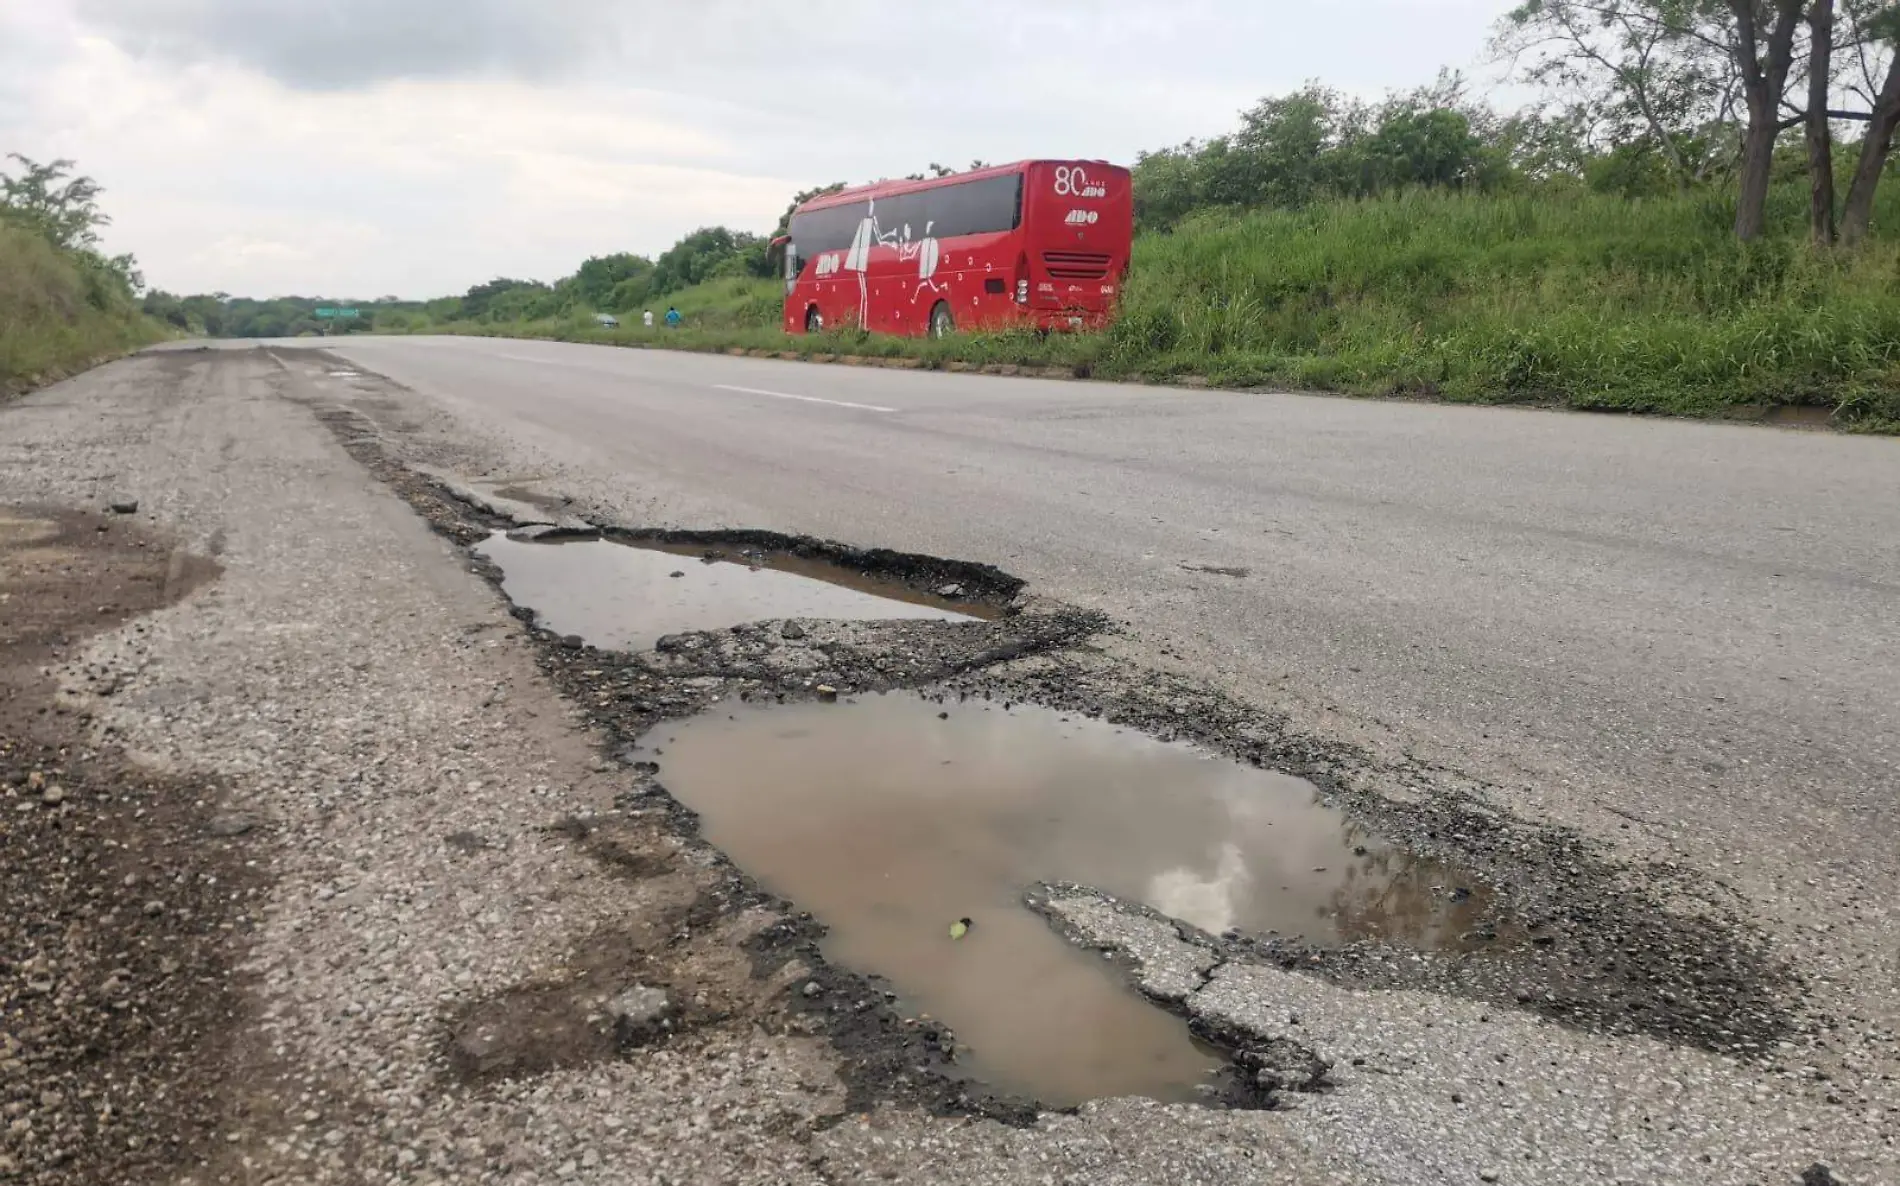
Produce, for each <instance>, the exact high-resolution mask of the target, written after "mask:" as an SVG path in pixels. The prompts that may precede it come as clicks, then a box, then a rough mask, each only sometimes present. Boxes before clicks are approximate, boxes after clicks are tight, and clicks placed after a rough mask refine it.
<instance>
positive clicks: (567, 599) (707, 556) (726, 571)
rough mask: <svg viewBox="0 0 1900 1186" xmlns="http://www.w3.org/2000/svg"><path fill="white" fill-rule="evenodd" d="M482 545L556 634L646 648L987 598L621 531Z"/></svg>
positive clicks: (953, 610)
mask: <svg viewBox="0 0 1900 1186" xmlns="http://www.w3.org/2000/svg"><path fill="white" fill-rule="evenodd" d="M476 551H477V552H478V553H479V554H480V555H482V556H485V557H487V558H488V559H489V560H491V561H493V562H494V563H495V564H497V565H499V566H500V568H501V570H502V574H503V575H502V589H503V591H504V592H506V593H507V594H508V597H509V599H510V600H512V601H513V602H514V603H515V604H516V605H525V606H528V607H530V608H532V609H533V610H534V611H535V615H536V620H537V621H539V623H540V624H541V625H542V626H544V627H546V628H547V629H549V630H552V631H554V632H555V633H557V634H578V635H579V636H581V637H582V638H583V639H585V640H587V642H588V643H590V644H592V645H593V646H596V647H600V648H602V649H608V650H642V649H645V648H647V647H650V646H652V645H653V643H654V642H655V641H656V640H658V639H660V638H662V637H664V636H665V635H668V634H680V633H685V632H689V631H696V630H723V629H725V628H727V627H729V626H733V625H737V624H739V623H742V622H757V621H765V620H768V619H776V618H824V619H831V620H840V621H890V620H895V619H929V620H938V621H972V620H975V619H976V618H978V617H988V616H990V612H989V611H988V609H987V608H986V607H982V606H975V605H970V604H967V603H963V602H960V601H957V600H954V599H951V598H947V597H938V596H931V595H929V594H925V593H920V592H918V591H917V590H915V589H912V588H910V587H909V586H907V585H905V584H903V583H902V582H899V581H892V580H883V579H880V578H877V577H873V576H869V575H866V574H864V573H860V572H855V571H853V570H851V569H848V568H844V567H842V566H840V565H834V564H828V563H826V562H824V561H822V560H814V559H810V558H807V557H802V556H796V555H792V554H790V553H775V552H743V551H740V550H737V549H708V548H707V547H706V546H705V545H703V544H699V545H685V544H663V543H627V542H621V541H618V540H579V541H566V542H552V543H539V542H523V541H519V540H512V539H509V538H508V537H507V536H506V535H496V536H494V537H492V538H490V539H489V540H488V541H487V542H485V543H483V544H481V545H479V546H478V547H477V548H476Z"/></svg>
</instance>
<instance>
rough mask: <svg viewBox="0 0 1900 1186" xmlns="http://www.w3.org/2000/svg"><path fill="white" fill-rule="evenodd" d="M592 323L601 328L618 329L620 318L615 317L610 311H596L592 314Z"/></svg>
mask: <svg viewBox="0 0 1900 1186" xmlns="http://www.w3.org/2000/svg"><path fill="white" fill-rule="evenodd" d="M594 324H595V325H598V326H599V327H600V328H602V329H619V328H620V319H619V318H618V317H615V316H614V315H613V314H612V313H596V314H594Z"/></svg>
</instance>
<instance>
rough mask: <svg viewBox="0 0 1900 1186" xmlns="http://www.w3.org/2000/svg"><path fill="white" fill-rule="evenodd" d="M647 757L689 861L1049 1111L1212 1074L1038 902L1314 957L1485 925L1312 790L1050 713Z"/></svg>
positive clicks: (789, 721) (685, 727)
mask: <svg viewBox="0 0 1900 1186" xmlns="http://www.w3.org/2000/svg"><path fill="white" fill-rule="evenodd" d="M652 741H653V743H654V745H655V747H656V748H657V749H658V750H659V751H660V756H659V758H658V761H659V762H660V779H661V781H662V782H663V783H664V784H665V786H666V788H667V789H668V790H669V791H670V792H671V793H672V794H673V795H674V796H675V797H676V798H678V799H679V800H680V801H681V802H682V803H684V804H686V805H687V806H688V807H690V808H692V809H693V810H694V811H696V812H698V813H699V816H700V819H701V826H702V830H703V832H704V835H705V837H706V839H707V840H708V841H710V842H711V843H712V844H714V845H716V846H717V847H719V848H720V849H722V850H723V851H724V852H726V853H727V854H728V855H729V856H731V857H732V858H733V860H735V861H736V862H737V863H738V864H739V865H740V866H741V867H743V868H745V869H747V870H748V871H750V872H751V873H753V874H754V875H755V876H756V877H757V878H758V879H759V880H760V882H761V884H763V885H765V886H766V887H767V888H769V889H771V890H772V891H774V892H776V893H779V894H782V895H784V896H785V897H787V898H790V899H791V900H792V901H794V902H795V903H796V904H797V905H798V906H799V908H800V909H803V910H808V911H810V912H811V913H812V914H813V915H814V916H815V917H816V918H817V919H818V920H819V921H820V922H821V923H823V924H824V925H825V926H826V927H827V928H828V934H827V936H826V939H825V941H824V949H825V953H826V956H827V958H829V959H831V960H833V961H835V962H837V963H839V964H841V965H843V966H845V967H848V968H852V969H854V970H856V971H859V972H864V973H873V974H877V975H880V976H883V977H885V978H887V979H888V980H889V981H890V982H891V984H892V985H893V987H894V988H896V989H897V990H898V992H899V993H900V996H901V999H902V1000H903V1002H904V1004H905V1006H906V1007H907V1008H908V1009H911V1010H914V1011H916V1012H917V1013H927V1014H929V1015H931V1016H932V1017H934V1018H936V1019H939V1020H941V1021H942V1022H944V1023H946V1024H948V1025H949V1026H950V1027H952V1029H953V1030H954V1032H955V1034H956V1038H957V1042H958V1053H959V1060H960V1061H961V1062H962V1063H963V1064H964V1065H965V1066H966V1067H967V1068H968V1069H969V1071H970V1073H971V1074H972V1076H973V1077H975V1078H977V1079H979V1080H981V1081H982V1082H984V1083H987V1084H989V1085H991V1086H993V1087H996V1088H1000V1089H1002V1090H1005V1091H1010V1092H1014V1093H1018V1094H1022V1095H1027V1096H1031V1097H1033V1098H1036V1099H1039V1100H1042V1101H1044V1102H1047V1103H1054V1104H1068V1103H1076V1102H1080V1101H1082V1100H1086V1099H1092V1098H1101V1097H1105V1096H1114V1095H1124V1094H1139V1095H1149V1096H1153V1097H1156V1098H1161V1099H1181V1098H1192V1097H1193V1096H1195V1095H1196V1094H1197V1090H1198V1088H1200V1087H1201V1086H1203V1085H1205V1084H1207V1082H1208V1075H1209V1073H1210V1072H1211V1071H1212V1070H1214V1069H1215V1066H1216V1063H1215V1061H1214V1059H1213V1058H1212V1057H1211V1056H1210V1055H1209V1054H1208V1053H1207V1052H1206V1051H1204V1050H1203V1049H1202V1048H1200V1047H1198V1046H1197V1045H1196V1044H1195V1043H1194V1042H1193V1041H1192V1040H1191V1038H1190V1037H1189V1035H1188V1032H1187V1028H1186V1026H1185V1025H1184V1024H1183V1023H1182V1022H1181V1021H1180V1020H1178V1019H1177V1018H1175V1017H1173V1016H1171V1015H1169V1014H1166V1013H1164V1012H1162V1011H1161V1010H1159V1009H1156V1008H1154V1007H1153V1006H1151V1005H1149V1004H1148V1003H1146V1002H1145V1001H1143V1000H1142V999H1141V998H1140V997H1138V996H1137V995H1136V994H1135V993H1134V992H1133V991H1132V990H1131V989H1129V988H1128V987H1127V986H1126V985H1125V984H1124V983H1123V981H1122V979H1121V977H1120V975H1119V974H1118V973H1117V972H1116V971H1115V970H1114V969H1112V968H1110V967H1107V966H1105V965H1104V964H1103V961H1102V960H1100V959H1099V958H1097V957H1094V956H1092V955H1090V954H1089V953H1087V952H1084V951H1081V950H1079V949H1077V948H1075V947H1072V946H1071V945H1069V944H1068V943H1066V942H1065V941H1063V940H1062V939H1061V938H1060V937H1058V936H1057V935H1056V934H1055V933H1054V931H1052V930H1051V929H1050V928H1049V927H1048V925H1046V923H1045V922H1044V921H1043V920H1042V919H1041V918H1040V917H1038V916H1037V915H1035V914H1033V913H1032V912H1030V911H1029V910H1028V909H1027V908H1026V907H1025V906H1024V905H1023V901H1022V899H1023V896H1024V894H1025V892H1026V891H1027V890H1029V889H1030V888H1031V887H1032V886H1034V885H1036V884H1037V883H1038V882H1042V881H1069V882H1079V883H1082V884H1086V885H1090V886H1095V887H1097V888H1099V889H1102V890H1104V891H1106V892H1108V893H1111V894H1116V895H1119V896H1123V897H1126V898H1130V899H1138V900H1141V901H1144V902H1146V903H1148V904H1149V905H1151V906H1153V907H1154V908H1156V909H1158V910H1161V911H1163V912H1165V913H1168V914H1171V915H1174V916H1176V917H1178V918H1182V919H1184V920H1187V921H1189V922H1192V923H1194V924H1195V925H1197V926H1200V927H1202V928H1203V929H1206V930H1208V931H1214V932H1218V931H1222V930H1226V929H1228V928H1230V927H1232V928H1240V929H1242V930H1246V931H1253V932H1267V931H1277V932H1279V933H1281V934H1283V935H1288V936H1293V935H1299V936H1303V937H1304V938H1306V939H1307V940H1308V941H1311V942H1317V943H1336V942H1340V941H1348V940H1354V939H1361V938H1386V939H1391V940H1394V941H1398V942H1404V943H1408V944H1412V945H1416V946H1424V947H1431V946H1442V945H1450V944H1455V943H1457V942H1459V936H1460V935H1461V934H1462V933H1463V932H1465V931H1466V930H1467V929H1468V928H1469V927H1470V926H1471V924H1472V923H1473V922H1474V921H1475V920H1476V919H1477V917H1478V915H1479V912H1480V911H1481V910H1482V909H1483V906H1482V905H1481V902H1480V899H1481V898H1482V896H1483V895H1481V894H1475V893H1474V892H1473V890H1474V889H1475V888H1476V887H1474V886H1473V885H1472V884H1471V883H1470V882H1469V881H1465V880H1461V879H1460V878H1458V877H1457V876H1455V875H1454V874H1452V873H1451V872H1450V871H1448V870H1446V869H1445V868H1444V867H1442V866H1438V865H1434V864H1432V863H1430V862H1427V861H1424V860H1421V859H1419V858H1417V857H1415V856H1413V855H1410V854H1408V853H1406V852H1405V851H1403V850H1400V849H1398V848H1395V847H1393V846H1392V845H1389V844H1387V843H1384V842H1382V841H1380V840H1378V839H1377V838H1375V837H1372V836H1369V835H1367V834H1365V833H1364V832H1363V830H1362V829H1361V828H1359V827H1358V826H1357V825H1356V824H1354V823H1353V822H1351V821H1350V820H1347V819H1346V818H1345V817H1344V816H1342V815H1340V814H1339V813H1337V812H1335V811H1332V810H1330V809H1328V808H1326V807H1325V806H1323V805H1322V804H1320V803H1319V802H1318V797H1317V793H1316V792H1315V790H1314V788H1313V787H1312V786H1311V785H1310V784H1308V783H1305V782H1303V781H1300V780H1298V779H1294V778H1289V777H1286V776H1284V775H1278V774H1273V773H1269V772H1266V771H1261V770H1256V769H1253V768H1250V767H1246V766H1242V765H1239V764H1237V763H1234V762H1231V761H1227V760H1225V759H1219V758H1214V757H1211V756H1210V755H1208V754H1206V753H1204V752H1202V751H1199V750H1196V749H1193V748H1190V747H1188V746H1184V745H1176V744H1167V743H1162V742H1158V741H1155V740H1153V739H1151V738H1148V737H1145V736H1143V735H1141V734H1139V733H1136V732H1132V731H1129V730H1124V729H1119V728H1116V727H1114V726H1112V725H1109V724H1107V723H1104V722H1101V721H1096V720H1090V719H1086V718H1081V717H1073V716H1066V715H1064V714H1060V713H1057V712H1054V711H1051V710H1047V709H1041V708H1032V707H1016V708H1013V709H1005V708H1004V707H1003V706H1002V705H1000V704H987V703H981V702H977V701H969V702H964V703H949V704H938V703H935V702H933V701H930V700H926V699H924V698H922V697H919V696H914V695H909V694H901V693H892V694H889V695H882V696H871V697H867V698H865V699H863V700H861V701H857V702H853V703H847V704H842V705H824V704H804V705H794V706H786V707H772V708H767V707H758V706H752V707H743V708H740V709H738V710H737V711H735V712H732V713H729V714H708V715H705V716H702V717H698V718H695V719H692V720H689V721H685V722H682V723H680V724H678V725H676V726H668V727H666V728H665V729H664V730H662V731H661V732H660V733H658V734H656V735H654V737H653V738H652ZM965 918H967V919H969V920H970V926H969V929H968V931H967V933H965V934H964V935H963V936H962V937H961V938H960V939H959V938H953V937H952V935H951V928H952V927H953V925H954V924H955V923H957V922H958V921H959V920H961V919H965Z"/></svg>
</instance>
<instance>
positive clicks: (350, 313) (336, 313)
mask: <svg viewBox="0 0 1900 1186" xmlns="http://www.w3.org/2000/svg"><path fill="white" fill-rule="evenodd" d="M317 316H318V317H324V318H329V317H341V318H344V319H345V320H347V319H349V318H351V317H354V316H356V310H355V309H318V310H317Z"/></svg>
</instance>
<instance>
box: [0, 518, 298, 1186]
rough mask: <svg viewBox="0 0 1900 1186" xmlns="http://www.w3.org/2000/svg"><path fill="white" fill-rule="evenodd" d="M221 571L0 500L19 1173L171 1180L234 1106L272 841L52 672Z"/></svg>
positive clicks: (5, 807)
mask: <svg viewBox="0 0 1900 1186" xmlns="http://www.w3.org/2000/svg"><path fill="white" fill-rule="evenodd" d="M216 574H217V569H216V567H215V566H214V565H212V564H211V563H209V562H208V561H204V560H200V559H197V558H195V557H191V556H188V555H186V554H184V553H182V552H179V551H177V550H176V549H174V548H173V547H171V546H170V544H169V543H168V541H166V540H164V539H162V538H160V537H158V536H155V535H152V534H150V533H147V532H144V531H142V530H139V529H137V528H135V527H134V526H133V525H132V522H131V520H129V519H127V518H124V517H120V516H105V517H101V516H95V515H91V514H85V513H79V512H73V511H67V510H58V509H35V508H24V509H22V508H4V509H0V849H3V850H4V851H5V853H6V857H5V860H4V861H0V900H4V901H5V902H6V903H7V909H6V910H5V911H4V913H0V1018H4V1019H5V1025H4V1027H3V1028H0V1107H3V1108H4V1118H3V1119H0V1177H4V1178H6V1179H7V1180H9V1181H13V1180H18V1181H23V1182H32V1183H49V1184H50V1183H75V1184H77V1183H87V1184H90V1183H99V1182H130V1181H143V1180H153V1179H157V1178H161V1177H164V1176H167V1175H168V1174H169V1173H170V1172H172V1171H175V1170H178V1169H181V1168H184V1167H187V1166H191V1165H194V1164H199V1163H201V1162H203V1161H204V1160H206V1159H207V1158H208V1157H209V1156H210V1155H211V1151H212V1149H213V1147H214V1142H215V1139H216V1136H217V1132H218V1129H219V1126H220V1125H221V1124H222V1123H223V1121H224V1119H225V1115H226V1112H227V1108H228V1103H229V1097H228V1095H227V1094H226V1092H225V1090H224V1085H225V1082H226V1077H227V1074H228V1072H229V1066H228V1062H227V1060H228V1058H229V1056H230V1054H231V1051H232V1046H231V1043H232V1041H233V1040H234V1037H233V1035H234V1033H235V1031H237V1030H238V1029H239V1028H240V1026H241V1024H242V1022H243V1021H244V1019H245V1016H246V1004H245V997H244V994H243V991H242V987H241V984H240V983H239V980H238V978H237V977H236V975H235V973H234V968H235V967H236V964H237V961H238V960H239V959H240V958H241V956H242V952H243V950H244V948H245V936H246V935H247V934H248V932H249V931H250V930H251V928H252V926H253V924H254V922H255V921H256V918H257V911H259V910H261V908H262V906H263V899H262V897H261V895H262V893H263V891H264V888H265V883H264V879H263V877H262V875H261V874H260V873H259V872H258V871H257V868H256V867H254V866H253V865H252V864H251V862H252V861H254V860H255V859H256V858H257V857H258V855H259V851H260V847H261V846H262V845H264V844H265V843H266V842H267V838H266V836H265V835H264V832H263V830H262V829H261V828H259V827H258V826H256V825H255V824H254V823H248V822H247V823H244V824H243V825H240V824H239V823H238V822H237V817H233V816H228V815H223V814H221V813H220V812H219V810H218V802H219V799H220V788H218V787H217V786H216V785H214V784H211V783H206V782H195V781H189V780H183V779H177V778H170V777H161V776H159V775H156V774H154V773H152V772H150V771H148V770H144V769H142V768H140V767H138V766H136V765H134V764H132V763H130V762H129V761H127V760H126V758H125V757H124V755H123V754H120V753H118V752H116V751H114V750H111V749H103V748H95V747H93V746H92V745H91V744H90V743H89V741H88V733H89V731H88V728H87V725H88V721H87V718H86V716H85V714H84V713H83V712H82V711H80V710H78V709H75V708H73V707H72V706H70V705H67V704H63V703H61V702H59V701H58V699H57V698H56V696H55V689H54V686H53V681H52V677H51V676H50V675H48V674H47V672H48V671H49V670H50V669H51V668H52V667H53V666H54V665H57V664H59V663H61V662H64V661H67V660H70V659H71V658H72V657H73V654H74V651H75V649H76V647H77V646H78V645H79V644H80V643H81V642H82V641H83V640H84V639H85V637H86V636H87V635H90V634H93V633H96V632H99V631H101V630H105V629H108V628H113V627H117V626H120V625H122V624H124V623H125V622H128V621H131V620H133V619H135V618H137V617H138V616H139V615H140V614H143V613H146V612H149V611H151V610H153V609H157V608H159V607H161V606H163V605H166V604H169V603H170V602H172V601H174V600H176V599H177V598H179V597H182V596H183V595H184V594H185V593H187V592H189V591H190V590H191V589H193V588H195V587H196V586H197V585H199V584H201V583H203V582H204V581H207V580H211V579H213V578H214V577H215V576H216ZM135 628H136V627H135ZM102 678H106V677H102ZM94 690H95V691H96V692H99V693H104V694H110V693H111V692H112V691H115V690H116V688H114V687H113V686H112V685H111V684H110V682H109V679H108V680H107V682H105V683H103V684H100V685H98V686H96V687H95V689H94ZM258 864H259V865H261V864H263V862H261V861H260V862H258Z"/></svg>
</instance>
